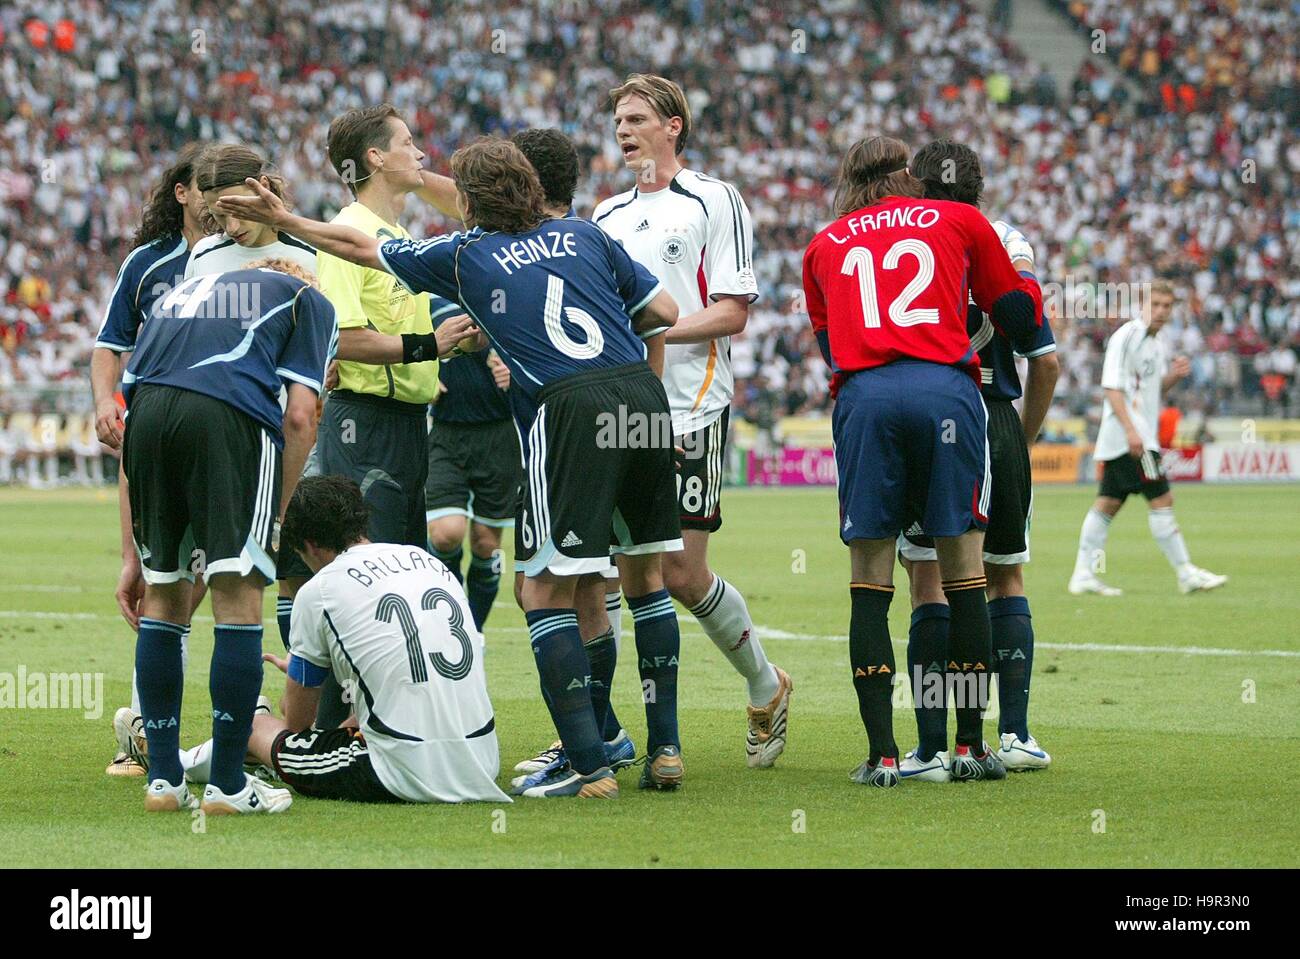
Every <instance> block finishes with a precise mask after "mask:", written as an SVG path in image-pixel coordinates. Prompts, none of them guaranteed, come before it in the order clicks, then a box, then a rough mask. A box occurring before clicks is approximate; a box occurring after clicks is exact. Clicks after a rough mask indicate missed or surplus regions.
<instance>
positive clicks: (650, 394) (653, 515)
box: [222, 139, 683, 798]
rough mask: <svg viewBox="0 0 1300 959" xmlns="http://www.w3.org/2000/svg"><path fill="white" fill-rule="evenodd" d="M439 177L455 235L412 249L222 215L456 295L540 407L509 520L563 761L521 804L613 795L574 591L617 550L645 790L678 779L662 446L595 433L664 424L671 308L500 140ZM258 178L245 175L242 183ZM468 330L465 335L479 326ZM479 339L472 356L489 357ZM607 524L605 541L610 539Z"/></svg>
mask: <svg viewBox="0 0 1300 959" xmlns="http://www.w3.org/2000/svg"><path fill="white" fill-rule="evenodd" d="M451 165H452V172H453V175H454V178H455V181H456V186H457V188H458V189H459V190H460V191H461V204H462V206H463V208H464V210H465V215H466V216H465V219H466V222H469V223H473V224H474V226H473V228H471V229H470V230H469V231H468V232H466V233H453V234H450V235H448V236H440V237H434V238H432V239H428V240H424V241H422V242H419V243H414V242H411V241H409V240H389V241H387V242H384V243H380V242H379V241H378V240H377V239H376V238H375V237H372V236H366V235H365V234H363V233H361V232H359V231H357V230H353V229H350V228H348V227H343V226H339V225H337V224H325V223H317V222H315V221H312V220H308V219H305V218H303V217H296V216H292V215H290V214H289V212H288V211H287V210H286V209H285V207H284V204H283V203H281V202H280V201H279V199H278V198H277V197H276V196H275V195H274V194H272V193H271V192H270V191H268V190H266V189H265V188H262V187H261V186H260V184H257V189H258V194H259V197H260V199H259V200H249V199H244V198H229V200H228V201H222V202H229V203H230V205H231V212H242V213H243V214H244V215H246V216H249V217H252V218H255V219H263V220H265V221H267V222H271V223H273V224H276V225H278V226H280V227H281V228H283V229H284V230H286V231H288V232H289V233H292V234H294V235H296V236H299V237H300V238H302V239H305V240H307V241H308V242H311V243H313V245H315V246H316V247H317V248H318V249H322V250H325V251H327V252H330V253H334V254H335V255H337V256H341V257H344V258H345V259H349V260H352V261H353V262H356V263H361V264H363V265H366V266H370V267H373V268H375V269H386V270H389V271H390V272H392V273H393V275H394V276H396V277H397V278H398V280H399V282H401V283H402V285H403V286H405V287H407V288H408V289H409V290H411V291H412V292H415V291H422V290H423V291H428V292H430V293H434V294H437V295H439V296H444V297H446V298H447V299H454V300H456V301H457V302H459V303H460V304H461V306H463V307H464V308H465V310H466V312H467V313H469V315H470V316H471V317H472V318H473V319H474V321H475V323H477V324H478V327H479V328H480V329H481V330H482V331H483V332H484V333H485V334H486V336H487V338H488V339H490V340H491V343H492V345H493V347H494V348H495V349H496V351H497V354H498V355H499V356H500V357H501V359H502V360H503V361H504V362H505V363H506V365H507V366H509V367H510V375H511V382H512V385H511V389H521V390H523V392H524V393H525V395H527V397H528V398H529V400H530V401H532V403H533V404H535V405H536V407H537V416H536V419H534V420H533V422H532V424H531V428H530V436H529V440H528V450H529V456H528V469H527V474H528V478H529V482H528V485H527V488H526V492H525V503H524V508H523V511H522V513H521V519H522V520H524V521H525V522H523V523H522V525H523V527H524V530H525V532H524V534H523V535H522V542H523V545H524V547H525V550H526V553H525V554H524V555H523V556H520V557H517V559H519V560H522V562H523V569H524V572H525V574H526V575H527V577H528V579H527V581H526V582H525V584H524V591H523V593H524V595H523V599H524V606H525V616H526V618H527V620H528V628H529V633H530V635H531V637H532V647H533V652H534V655H535V657H536V659H537V667H538V673H539V675H540V677H541V682H542V689H543V694H544V699H545V700H546V704H547V707H548V708H549V710H550V712H551V718H552V720H553V722H554V723H555V726H556V731H557V732H558V733H559V736H560V739H561V741H562V742H563V743H564V747H565V753H566V756H567V757H568V760H569V765H568V767H567V768H564V769H557V770H555V771H553V772H547V773H544V774H539V775H538V776H537V778H536V779H533V778H531V777H526V776H525V777H521V779H520V781H518V782H516V783H515V791H516V794H517V795H524V796H533V797H539V798H541V797H550V796H583V797H598V798H613V797H615V796H617V795H618V781H617V779H615V777H614V774H613V772H612V771H611V770H610V768H609V765H608V759H607V758H606V755H605V744H604V741H603V740H602V738H601V733H600V728H599V725H598V723H597V720H596V716H595V713H594V710H593V708H592V702H591V692H590V681H591V667H590V664H589V662H588V659H587V654H586V652H585V651H584V649H583V646H582V638H581V635H580V632H579V629H578V620H577V614H576V612H575V607H574V589H575V586H576V582H577V579H578V577H580V576H581V575H582V574H583V573H590V572H599V571H601V570H602V569H604V568H606V567H607V566H608V565H609V557H610V554H611V551H613V552H616V553H622V554H623V565H622V566H621V567H620V568H621V569H622V571H623V575H624V587H625V589H626V591H627V594H628V605H629V606H630V607H631V608H632V611H633V619H634V620H635V622H636V644H637V653H638V666H639V668H640V672H641V683H642V688H643V689H647V690H648V691H649V693H648V695H647V696H646V697H645V698H646V722H647V725H648V727H649V744H648V747H647V751H646V752H647V757H648V760H647V763H646V767H645V769H644V771H643V774H642V779H641V785H642V787H645V788H649V787H654V788H674V787H676V786H677V785H679V784H680V783H681V781H682V769H683V767H682V761H681V755H680V749H681V745H680V741H679V733H678V727H677V668H678V657H679V654H680V647H681V637H680V633H679V631H678V626H677V616H676V613H675V612H674V610H673V605H672V600H671V599H670V598H669V596H668V591H667V590H666V589H665V588H664V581H663V573H662V570H661V565H660V555H661V554H662V553H663V552H666V551H669V550H674V549H678V550H679V549H681V548H682V540H681V526H680V524H679V522H678V518H677V511H676V508H675V502H676V489H675V486H676V483H675V473H674V469H673V450H672V446H671V440H669V442H666V443H659V442H657V441H656V440H657V432H656V431H655V430H654V429H651V430H650V432H651V433H652V434H655V436H650V437H647V436H645V435H644V434H643V435H642V437H641V439H640V440H638V439H636V438H635V435H634V434H631V433H630V434H629V435H628V436H627V437H624V438H621V439H617V440H616V441H615V442H613V443H606V442H604V441H603V439H602V437H603V433H602V431H601V422H602V419H603V418H607V417H610V416H615V417H623V416H626V417H627V419H626V420H625V422H640V423H643V424H647V425H649V424H659V423H667V422H669V419H668V417H669V413H668V399H667V396H666V395H665V393H664V388H663V384H662V383H660V381H659V379H658V377H656V376H655V375H654V373H653V371H652V370H651V369H650V367H649V365H648V364H647V363H646V355H647V351H646V346H645V344H644V343H643V342H642V341H641V339H640V338H639V334H644V335H646V336H662V335H663V332H662V331H663V330H665V329H667V328H670V327H671V326H672V324H673V323H674V322H675V321H676V319H677V306H676V304H675V303H674V302H673V300H672V298H671V297H670V296H669V295H668V294H667V293H666V292H664V290H663V289H662V287H661V285H660V284H659V282H658V281H657V280H655V278H654V277H653V276H651V275H650V274H649V273H648V272H647V271H646V269H645V268H644V267H642V266H640V265H639V264H637V263H636V262H635V261H633V260H632V258H631V257H630V256H628V254H627V253H626V251H624V250H623V248H622V246H620V245H619V244H618V243H616V242H614V241H613V240H612V239H610V238H609V237H608V236H607V235H606V234H605V233H603V232H602V231H601V230H600V229H599V228H598V227H596V226H594V225H592V224H590V223H587V222H585V221H583V220H577V219H572V218H566V219H552V218H549V217H547V216H546V213H545V210H544V206H545V194H544V193H543V191H542V186H541V183H540V182H539V181H538V178H537V173H536V171H535V170H534V169H533V168H532V166H531V164H529V162H528V160H527V158H526V157H525V156H524V155H523V153H521V152H520V150H519V148H518V147H516V146H515V145H514V144H512V143H509V142H508V141H505V140H500V139H485V140H482V141H479V142H477V143H475V144H473V145H471V146H469V147H465V148H462V149H461V150H458V151H457V152H456V153H455V155H453V157H452V161H451ZM254 184H256V181H250V185H254ZM501 304H508V305H509V306H508V311H507V312H504V313H502V312H500V307H501ZM475 332H476V333H477V332H478V331H477V330H476V331H475ZM486 345H487V344H486V340H483V341H481V342H479V343H476V344H475V346H476V348H482V347H484V346H486ZM611 531H614V533H615V539H614V543H615V545H611Z"/></svg>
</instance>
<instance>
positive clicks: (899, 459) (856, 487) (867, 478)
mask: <svg viewBox="0 0 1300 959" xmlns="http://www.w3.org/2000/svg"><path fill="white" fill-rule="evenodd" d="M907 162H908V151H907V147H906V146H905V145H904V144H902V143H901V142H899V141H898V140H895V139H892V138H890V137H870V138H868V139H865V140H862V141H859V142H858V143H856V144H854V145H853V146H852V147H851V148H850V149H849V151H848V153H847V154H846V155H845V157H844V160H843V162H842V163H841V165H840V172H839V180H838V183H837V187H836V195H835V211H836V215H837V216H838V217H839V219H837V220H836V221H835V222H834V223H832V224H831V225H830V226H828V227H826V228H825V229H824V230H822V231H821V232H820V233H818V234H817V236H816V237H814V238H813V241H812V243H810V244H809V246H808V250H807V252H806V253H805V254H804V261H803V284H804V294H805V297H806V299H807V304H808V314H809V317H810V318H811V320H812V325H813V330H814V332H815V333H816V335H817V340H818V343H819V345H820V346H821V350H822V355H823V357H825V359H826V362H827V363H828V364H829V365H830V367H831V370H832V374H833V375H832V391H833V392H835V393H836V395H837V401H836V404H835V411H834V414H833V419H832V430H833V433H834V439H835V460H836V464H837V466H838V470H839V498H840V538H841V539H843V540H844V542H845V544H846V545H848V547H849V555H850V563H851V572H852V576H851V581H850V584H849V594H850V596H851V598H852V612H851V616H850V620H849V659H850V666H851V668H852V673H853V685H854V689H855V691H856V692H857V696H858V710H859V712H860V713H861V716H862V722H863V725H864V726H865V727H866V730H867V738H868V741H869V744H870V755H869V756H868V758H867V759H866V760H865V761H864V762H863V763H862V764H861V765H859V766H858V767H857V769H855V770H854V771H853V773H852V775H851V778H852V779H853V781H854V782H858V783H862V784H864V785H873V786H882V787H883V786H894V785H897V784H898V782H899V776H898V746H897V745H896V744H895V742H894V730H893V715H892V703H891V696H892V691H893V680H894V677H895V675H896V667H895V663H894V651H893V646H892V645H891V643H890V639H889V603H890V600H891V599H892V598H893V595H894V586H893V577H894V546H895V540H896V538H897V536H898V534H899V533H900V532H902V531H903V530H904V529H905V528H906V527H907V526H909V525H910V524H911V523H912V522H913V521H918V520H919V521H920V522H921V524H922V526H923V527H924V528H925V529H926V531H927V532H931V533H933V535H934V537H935V545H936V548H937V551H938V558H939V570H940V575H941V576H942V577H943V590H944V593H945V595H946V596H947V598H948V604H949V606H950V608H951V616H952V620H951V655H950V661H949V663H948V666H947V671H948V673H949V675H948V676H947V677H946V679H947V680H948V682H949V683H950V684H951V688H952V690H953V696H952V698H953V702H954V705H955V707H956V711H957V748H956V751H955V753H954V758H953V761H952V777H953V779H957V780H974V779H1002V778H1005V776H1006V770H1005V768H1004V767H1003V765H1002V763H1001V761H1000V760H998V758H997V756H996V755H995V754H994V753H993V751H992V750H990V749H989V747H988V745H987V744H986V743H985V742H984V738H983V724H982V720H981V716H980V714H981V711H982V710H983V709H984V707H985V706H986V705H987V697H988V684H989V675H990V673H991V670H990V668H989V667H990V659H991V655H992V651H991V646H990V636H989V616H988V608H987V606H986V604H985V599H984V587H985V581H984V568H983V559H982V554H983V543H984V528H985V526H986V525H987V522H988V520H987V511H988V503H989V453H988V439H987V421H988V414H987V411H986V410H985V408H984V402H983V400H982V399H981V398H980V391H979V382H980V372H979V357H978V355H977V353H976V350H975V348H974V347H973V346H972V345H971V342H970V337H969V336H968V335H967V332H966V303H967V299H968V297H969V298H971V299H973V300H974V302H975V303H976V305H977V306H979V308H980V309H981V310H983V311H984V312H985V313H987V314H989V315H990V316H991V318H992V320H993V324H994V325H995V326H996V327H998V328H999V329H1001V330H1003V331H1005V332H1007V333H1008V334H1010V335H1017V334H1023V333H1026V332H1028V331H1030V330H1032V329H1034V328H1036V327H1037V326H1038V323H1039V318H1040V316H1041V315H1042V293H1041V291H1040V290H1039V289H1038V284H1037V282H1036V281H1034V280H1033V279H1032V278H1029V277H1023V276H1021V275H1020V274H1018V273H1017V272H1016V271H1015V269H1014V268H1013V267H1012V265H1011V261H1010V260H1009V259H1008V258H1007V254H1006V251H1005V250H1004V249H1003V247H1002V243H1001V241H999V239H998V236H997V233H996V232H995V231H994V229H993V227H992V225H990V223H989V222H988V220H986V219H985V218H984V217H983V215H982V214H980V212H979V211H978V210H977V209H975V208H974V207H972V206H968V205H965V204H961V203H953V202H948V201H943V200H925V199H922V197H923V196H924V194H925V189H924V186H923V184H922V183H921V182H920V181H919V180H917V179H916V178H914V177H913V176H912V175H911V174H910V173H909V172H908V169H907Z"/></svg>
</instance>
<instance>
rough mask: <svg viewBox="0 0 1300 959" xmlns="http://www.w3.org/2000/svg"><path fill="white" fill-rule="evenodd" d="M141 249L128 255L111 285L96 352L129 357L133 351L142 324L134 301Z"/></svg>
mask: <svg viewBox="0 0 1300 959" xmlns="http://www.w3.org/2000/svg"><path fill="white" fill-rule="evenodd" d="M144 249H145V248H144V247H137V248H136V249H134V250H133V251H131V254H130V256H128V257H127V258H126V259H125V260H124V261H123V262H122V266H121V268H120V269H119V270H118V271H117V282H116V283H114V284H113V292H112V294H111V295H110V296H109V298H108V306H107V307H106V308H105V309H104V319H103V322H101V323H100V325H99V333H98V335H97V336H96V337H95V346H96V347H97V348H102V349H106V350H112V351H113V352H114V353H129V352H130V351H131V350H133V349H135V338H136V335H137V334H138V333H139V332H140V324H141V323H142V322H143V321H144V317H142V316H141V315H140V308H139V307H138V306H137V305H136V299H135V298H136V292H137V288H138V287H139V285H140V270H139V268H138V264H139V263H140V252H141V251H142V250H144Z"/></svg>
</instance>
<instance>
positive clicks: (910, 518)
mask: <svg viewBox="0 0 1300 959" xmlns="http://www.w3.org/2000/svg"><path fill="white" fill-rule="evenodd" d="M831 427H832V430H833V434H834V437H835V463H836V467H837V468H838V470H839V492H840V538H841V539H842V540H844V542H845V543H848V542H850V541H851V540H855V539H893V538H894V537H896V536H897V535H898V534H899V533H901V532H902V531H903V530H904V529H906V528H907V527H908V526H910V525H911V524H912V523H913V522H915V521H917V520H920V522H921V524H922V525H923V526H924V528H925V531H926V532H927V533H929V534H930V535H932V536H960V535H961V534H962V533H965V532H967V531H968V530H972V529H984V528H985V527H986V526H987V525H988V509H989V492H990V486H991V483H990V479H989V447H988V414H987V412H986V411H985V409H984V401H983V399H982V398H981V397H980V391H979V387H978V386H976V385H975V381H974V380H972V379H971V377H970V376H969V375H968V374H967V373H964V372H962V371H961V370H959V369H957V368H956V367H952V366H943V365H941V364H938V363H926V362H923V361H921V360H899V361H897V362H894V363H890V364H889V365H888V366H879V367H876V368H874V369H870V370H863V371H861V372H859V373H855V374H853V375H852V376H850V377H849V379H848V380H847V381H846V382H845V383H844V385H843V387H841V389H840V393H839V398H838V399H837V400H836V403H835V412H834V414H833V416H832V420H831Z"/></svg>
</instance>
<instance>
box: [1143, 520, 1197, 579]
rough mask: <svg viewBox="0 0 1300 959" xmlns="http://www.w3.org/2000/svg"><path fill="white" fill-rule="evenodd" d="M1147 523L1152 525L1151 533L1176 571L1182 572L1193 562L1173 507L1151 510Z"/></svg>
mask: <svg viewBox="0 0 1300 959" xmlns="http://www.w3.org/2000/svg"><path fill="white" fill-rule="evenodd" d="M1147 524H1148V525H1149V526H1150V527H1151V535H1152V536H1153V537H1154V538H1155V541H1156V545H1157V546H1159V547H1160V552H1162V553H1164V554H1165V559H1167V560H1169V565H1170V566H1172V567H1173V568H1174V572H1181V571H1182V568H1183V567H1184V566H1187V565H1189V564H1190V563H1191V559H1190V558H1189V557H1188V555H1187V544H1186V543H1184V542H1183V534H1182V532H1181V531H1180V530H1179V529H1178V520H1176V519H1174V509H1173V507H1172V506H1166V507H1164V508H1163V509H1153V510H1151V512H1149V513H1148V514H1147Z"/></svg>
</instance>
